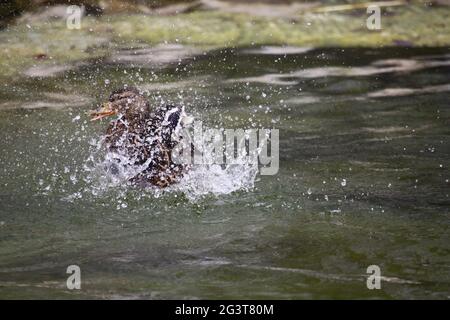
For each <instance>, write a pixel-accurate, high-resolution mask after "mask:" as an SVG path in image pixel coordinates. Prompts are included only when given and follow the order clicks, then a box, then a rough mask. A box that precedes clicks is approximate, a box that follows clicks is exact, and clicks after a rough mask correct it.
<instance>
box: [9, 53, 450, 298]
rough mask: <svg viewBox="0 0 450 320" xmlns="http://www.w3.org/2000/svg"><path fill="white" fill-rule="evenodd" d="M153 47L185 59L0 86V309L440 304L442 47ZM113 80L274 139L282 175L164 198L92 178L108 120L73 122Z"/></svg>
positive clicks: (132, 58) (445, 258)
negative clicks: (199, 302)
mask: <svg viewBox="0 0 450 320" xmlns="http://www.w3.org/2000/svg"><path fill="white" fill-rule="evenodd" d="M159 50H163V51H164V50H165V51H166V53H167V51H169V52H173V51H174V50H178V51H182V54H174V57H172V58H170V57H169V58H168V59H166V60H165V61H156V62H152V63H148V62H146V61H147V60H146V59H148V57H154V56H155V54H156V53H155V52H154V49H146V48H140V49H139V50H138V51H137V52H136V53H135V52H134V51H133V50H131V51H130V50H123V51H121V52H117V53H116V55H115V58H114V56H113V58H110V59H105V60H99V61H90V62H87V63H84V64H78V65H73V66H57V65H56V66H53V67H52V68H50V69H49V68H47V69H46V68H45V67H40V66H39V65H37V66H36V67H34V68H32V69H30V70H28V72H26V73H25V74H24V75H22V76H16V77H14V78H11V79H8V81H6V82H4V83H2V84H1V86H0V136H1V148H0V149H1V150H0V151H1V153H0V297H1V298H70V299H72V298H149V299H160V298H181V299H197V298H212V299H228V298H237V299H239V298H254V299H310V298H314V299H316V298H319V299H335V298H351V299H360V298H394V299H395V298H425V299H428V298H441V299H447V298H449V297H450V241H449V240H450V234H449V224H450V219H449V214H450V198H449V193H450V192H449V190H450V189H449V186H450V182H449V179H450V174H449V167H450V126H449V125H450V105H449V98H450V54H449V52H450V51H449V50H448V49H446V48H441V49H411V48H392V49H389V48H385V49H377V50H375V49H327V50H318V49H317V50H313V49H309V48H292V47H289V48H281V47H263V48H251V49H246V48H242V49H234V50H231V49H230V50H222V51H219V50H217V51H205V52H202V51H198V50H194V49H187V48H182V47H170V48H160V49H159ZM156 56H157V54H156ZM161 56H166V55H165V54H162V55H161ZM124 83H126V84H131V85H135V86H138V87H139V88H140V89H142V90H144V91H145V92H146V94H147V95H148V98H149V100H150V101H151V102H152V104H160V103H167V102H172V103H177V104H183V105H185V106H186V109H187V110H189V112H190V113H192V114H193V115H195V117H196V118H198V119H202V120H203V122H204V124H207V125H210V126H215V125H218V126H221V127H225V128H250V127H252V126H253V127H260V128H276V129H279V130H280V168H279V172H278V174H276V175H274V176H260V175H258V176H257V177H256V179H254V180H253V178H252V177H249V178H247V180H246V181H243V182H240V184H238V187H237V188H235V189H239V186H242V187H243V188H242V189H240V190H234V189H233V190H234V191H233V190H231V189H229V188H228V189H227V188H223V189H222V188H221V186H220V183H221V181H220V179H216V180H211V177H209V176H208V175H207V174H206V175H201V174H199V175H198V176H197V177H195V179H196V182H197V183H198V185H200V186H203V187H198V186H197V187H196V186H191V187H190V188H186V189H183V188H179V189H177V190H172V191H170V190H169V191H166V192H162V193H161V192H155V191H152V190H142V189H139V188H131V187H126V186H123V185H120V184H119V185H118V184H112V183H111V182H110V181H108V180H107V179H103V178H104V177H103V178H102V177H101V176H98V175H97V176H96V175H95V174H93V171H92V170H91V169H92V166H95V163H94V164H93V163H92V162H95V161H96V160H97V159H98V157H99V155H98V154H95V152H98V151H95V142H96V141H98V140H99V139H100V137H101V135H102V134H103V133H104V132H105V129H106V126H107V123H106V122H105V121H104V122H99V123H91V122H90V121H89V116H88V115H87V114H86V112H87V111H88V110H90V109H93V108H95V107H96V106H97V105H98V103H100V102H101V101H103V100H105V99H106V98H107V96H108V95H109V93H110V92H111V91H112V90H114V89H115V88H116V87H119V86H121V85H122V84H124ZM223 179H224V181H223V183H224V185H225V184H227V183H232V182H233V179H242V177H241V176H238V175H236V176H227V177H224V178H223ZM225 179H226V180H227V181H225ZM212 184H214V186H215V188H213V186H212ZM208 187H209V189H208ZM196 188H199V189H196ZM200 189H201V190H200ZM205 190H206V191H205ZM208 191H211V193H208ZM230 191H233V192H230ZM69 265H78V266H80V268H81V276H82V288H81V290H73V291H71V290H68V289H67V288H66V279H67V277H68V274H66V269H67V267H68V266H69ZM370 265H378V266H379V267H380V269H381V274H382V276H383V278H382V282H381V289H380V290H368V289H367V287H366V278H367V273H366V270H367V267H368V266H370Z"/></svg>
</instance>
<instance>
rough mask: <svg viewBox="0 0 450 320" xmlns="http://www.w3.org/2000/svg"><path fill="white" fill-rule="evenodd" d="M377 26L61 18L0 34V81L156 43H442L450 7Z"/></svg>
mask: <svg viewBox="0 0 450 320" xmlns="http://www.w3.org/2000/svg"><path fill="white" fill-rule="evenodd" d="M386 10H387V12H388V13H389V14H388V15H383V16H382V29H381V30H379V31H370V30H368V29H367V27H366V15H365V13H362V14H358V15H350V14H346V13H341V12H338V13H320V12H319V13H318V12H305V13H299V14H298V15H297V16H296V17H295V18H290V19H286V18H279V17H278V18H277V17H261V16H253V15H249V14H243V13H240V14H233V13H227V12H220V11H194V12H191V13H184V14H178V15H173V16H154V15H144V14H124V13H121V14H114V15H104V16H100V17H92V16H88V17H85V18H83V20H82V28H81V30H69V29H67V28H66V25H65V22H64V21H60V20H51V21H41V22H36V23H32V24H25V23H22V24H20V23H19V24H18V25H13V26H9V27H8V28H6V29H4V30H2V31H0V40H1V41H0V76H1V77H5V76H13V75H14V76H18V75H20V74H21V73H22V72H24V71H25V70H26V69H27V68H30V67H32V66H36V65H44V66H47V65H49V66H53V65H61V64H62V65H67V64H69V65H70V64H72V63H74V62H79V61H83V60H86V59H98V58H102V57H105V56H109V55H110V54H111V52H112V51H113V50H115V49H118V48H139V47H145V46H153V45H156V44H161V43H172V44H184V45H189V46H196V47H199V48H200V49H202V48H203V50H208V49H214V48H216V49H217V48H225V47H237V46H244V47H245V46H256V45H290V46H301V47H305V46H308V47H323V46H326V47H330V46H336V47H380V46H397V45H408V46H434V47H436V46H449V45H450V24H449V23H448V21H449V20H450V10H448V9H447V8H440V7H436V8H427V7H424V6H419V5H411V6H408V7H401V8H389V9H386Z"/></svg>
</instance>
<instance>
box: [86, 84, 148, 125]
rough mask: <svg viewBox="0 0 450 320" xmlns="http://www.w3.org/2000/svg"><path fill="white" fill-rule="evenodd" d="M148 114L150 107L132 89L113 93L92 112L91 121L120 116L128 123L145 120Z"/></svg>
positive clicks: (137, 91)
mask: <svg viewBox="0 0 450 320" xmlns="http://www.w3.org/2000/svg"><path fill="white" fill-rule="evenodd" d="M149 113H150V106H149V104H148V102H147V101H146V99H145V97H144V96H143V95H142V94H141V93H140V92H139V90H137V89H136V88H134V87H126V88H122V89H119V90H116V91H114V92H113V93H111V95H110V96H109V99H108V101H107V102H105V103H103V104H102V105H101V107H100V108H99V109H98V110H95V111H92V112H91V116H92V119H91V121H95V120H99V119H103V118H105V117H109V116H113V115H120V116H122V117H124V118H125V119H127V120H129V121H134V120H136V119H141V118H145V117H146V116H147V115H148V114H149Z"/></svg>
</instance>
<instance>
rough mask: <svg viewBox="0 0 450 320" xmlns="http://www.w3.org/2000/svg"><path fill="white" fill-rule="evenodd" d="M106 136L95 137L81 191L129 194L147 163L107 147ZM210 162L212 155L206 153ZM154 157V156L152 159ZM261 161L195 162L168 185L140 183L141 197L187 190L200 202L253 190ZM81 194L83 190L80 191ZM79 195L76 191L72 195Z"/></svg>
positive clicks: (103, 193)
mask: <svg viewBox="0 0 450 320" xmlns="http://www.w3.org/2000/svg"><path fill="white" fill-rule="evenodd" d="M102 141H103V140H102V139H99V140H92V141H91V146H92V150H91V153H90V155H89V157H88V159H87V160H86V161H85V164H84V172H85V173H86V175H85V178H84V181H85V183H86V185H87V187H85V188H84V189H83V191H82V192H81V193H88V194H90V195H93V196H96V197H97V196H98V197H103V196H104V195H106V194H112V193H113V194H115V195H116V197H119V198H120V197H125V195H126V194H127V192H128V191H129V190H131V189H134V190H136V188H138V187H136V186H133V185H132V183H131V182H130V181H129V180H130V179H131V178H133V177H134V176H136V175H137V174H138V173H140V172H142V171H143V170H145V169H146V164H144V165H136V164H134V160H133V159H130V157H129V156H128V155H126V154H121V153H118V152H112V151H109V150H106V148H105V147H104V145H103V143H102ZM204 157H205V159H206V161H205V163H212V161H209V162H208V157H211V158H212V157H213V155H206V154H205V155H204ZM149 161H150V160H149ZM257 174H258V163H248V162H246V161H245V160H244V155H238V157H237V158H236V159H235V161H234V162H233V163H231V164H223V165H218V164H198V165H191V166H190V167H189V169H188V170H187V171H186V173H185V174H184V175H183V177H182V178H181V180H180V181H179V182H178V183H176V184H173V185H170V186H169V187H167V188H164V189H160V188H157V187H154V186H145V187H139V188H140V189H139V197H141V196H142V197H156V198H159V197H162V196H166V195H171V194H183V195H184V196H185V198H187V199H188V200H189V201H191V202H197V201H199V200H201V199H202V198H204V197H207V196H211V195H212V196H216V197H217V196H220V195H226V194H230V193H232V192H235V191H250V190H252V189H253V188H254V183H255V180H256V175H257ZM77 194H79V193H77ZM76 197H78V196H76V195H73V196H72V198H76Z"/></svg>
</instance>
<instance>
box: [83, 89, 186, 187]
mask: <svg viewBox="0 0 450 320" xmlns="http://www.w3.org/2000/svg"><path fill="white" fill-rule="evenodd" d="M91 115H92V121H95V120H99V119H103V118H105V117H108V116H113V115H116V116H117V118H116V119H115V120H113V121H111V123H110V124H109V126H108V129H107V131H106V135H105V138H104V143H105V144H106V147H107V148H108V150H109V151H112V152H115V153H118V154H121V155H122V156H125V157H126V158H127V160H128V161H127V162H128V163H130V164H132V165H134V166H135V167H138V168H140V169H139V170H138V172H137V173H136V175H135V176H133V177H132V178H131V179H130V181H131V183H132V184H135V185H144V186H145V185H153V186H157V187H160V188H165V187H167V186H169V185H171V184H174V183H176V182H178V181H179V180H180V178H181V177H182V176H183V173H184V172H185V170H186V168H187V167H186V166H185V165H182V164H177V163H175V162H174V161H173V159H172V152H171V151H172V150H173V148H174V147H175V146H176V145H177V144H178V143H179V142H180V139H181V135H180V130H181V129H182V128H183V127H185V126H186V125H188V124H190V123H191V122H192V120H193V119H192V118H191V117H188V116H187V115H186V113H185V110H184V107H180V106H173V105H166V106H161V107H158V108H153V107H151V106H150V104H149V103H148V101H147V100H146V99H145V97H144V96H143V95H142V94H141V93H140V92H139V91H138V90H137V89H136V88H133V87H125V88H122V89H119V90H116V91H114V92H112V93H111V95H110V96H109V101H108V102H106V103H103V104H102V106H101V108H100V109H99V110H96V111H93V112H92V113H91Z"/></svg>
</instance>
